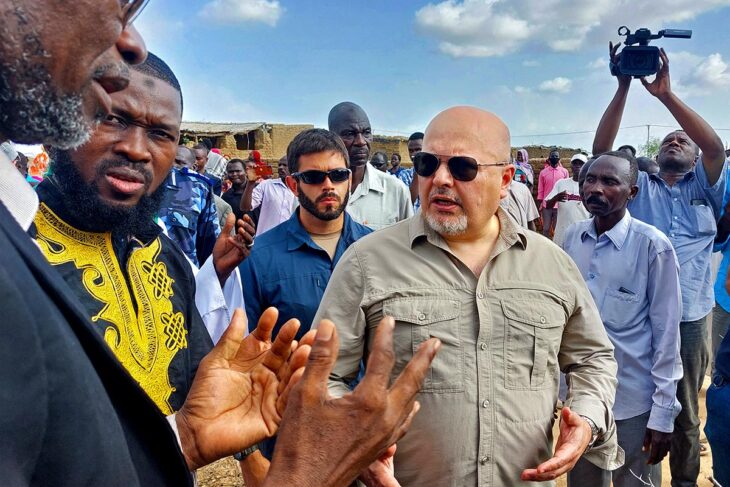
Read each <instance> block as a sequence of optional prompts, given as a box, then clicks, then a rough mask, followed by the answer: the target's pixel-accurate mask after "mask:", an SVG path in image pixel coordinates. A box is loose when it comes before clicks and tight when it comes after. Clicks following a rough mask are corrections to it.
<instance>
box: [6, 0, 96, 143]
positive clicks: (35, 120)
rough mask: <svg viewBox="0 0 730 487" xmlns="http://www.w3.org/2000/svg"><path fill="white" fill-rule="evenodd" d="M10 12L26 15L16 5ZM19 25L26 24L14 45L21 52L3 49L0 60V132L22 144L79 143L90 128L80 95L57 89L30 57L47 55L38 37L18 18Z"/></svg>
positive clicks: (43, 70) (41, 65)
mask: <svg viewBox="0 0 730 487" xmlns="http://www.w3.org/2000/svg"><path fill="white" fill-rule="evenodd" d="M14 14H15V16H16V17H17V18H18V19H23V18H26V16H25V14H24V12H23V10H22V9H21V8H20V7H16V8H15V11H14ZM11 15H12V14H11ZM21 27H26V28H28V30H27V31H26V33H25V35H24V37H23V40H22V41H21V42H20V45H19V46H17V48H16V49H17V52H20V53H22V54H16V55H13V54H10V55H7V53H3V57H6V59H2V60H0V134H2V136H3V137H5V138H9V139H11V140H13V141H15V142H18V143H22V144H39V143H44V144H49V145H53V146H56V147H59V148H63V149H67V148H72V147H76V146H79V145H81V144H82V143H84V142H86V141H87V140H88V139H89V136H90V134H91V131H92V129H93V127H92V126H91V125H90V124H89V123H88V122H87V121H86V117H85V116H84V112H83V98H82V96H81V95H80V94H64V93H60V92H59V90H58V89H57V88H56V87H55V86H54V85H53V79H52V77H51V75H50V73H49V72H48V70H47V68H46V67H45V66H44V65H43V64H41V63H39V62H35V61H33V59H41V58H44V57H48V56H49V54H48V52H47V51H46V50H45V49H44V48H43V45H42V42H41V39H40V37H39V36H38V34H37V33H36V32H34V31H33V29H32V26H30V25H28V24H25V25H23V23H22V22H21ZM5 34H8V32H5ZM15 35H16V37H17V36H18V34H17V33H16V34H15ZM10 42H11V43H12V39H11V40H10ZM11 50H12V48H11Z"/></svg>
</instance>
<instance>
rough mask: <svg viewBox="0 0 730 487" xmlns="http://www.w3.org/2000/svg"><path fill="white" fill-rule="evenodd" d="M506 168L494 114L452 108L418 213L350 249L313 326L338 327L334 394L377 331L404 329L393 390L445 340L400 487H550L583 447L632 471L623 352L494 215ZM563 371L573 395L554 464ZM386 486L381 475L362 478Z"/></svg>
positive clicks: (425, 157)
mask: <svg viewBox="0 0 730 487" xmlns="http://www.w3.org/2000/svg"><path fill="white" fill-rule="evenodd" d="M509 154H510V140H509V131H508V129H507V127H506V126H505V125H504V124H503V123H502V121H501V120H499V119H498V118H497V117H495V116H494V115H492V114H490V113H488V112H484V111H482V110H478V109H476V108H469V107H456V108H452V109H449V110H446V111H444V112H442V113H441V114H439V115H438V116H436V118H435V119H434V120H433V121H432V122H431V123H430V124H429V127H428V129H427V131H426V136H425V139H424V144H423V153H421V154H420V155H419V156H417V157H416V158H415V161H414V162H415V167H416V172H417V173H418V174H419V178H420V179H419V196H420V198H421V205H422V206H421V213H420V214H419V215H417V216H416V217H414V218H411V219H410V220H407V221H404V222H400V223H398V224H396V225H394V226H392V227H390V228H387V229H384V230H381V231H379V232H377V233H375V234H373V235H370V236H367V237H365V238H363V239H361V240H360V241H358V242H357V243H355V244H353V245H352V246H351V247H350V249H349V250H348V251H347V252H346V253H345V255H344V256H343V257H342V259H341V260H340V263H339V264H338V266H337V268H336V269H335V271H334V274H333V275H332V279H331V280H330V283H329V286H328V287H327V291H326V292H325V295H324V298H323V300H322V303H321V305H320V308H319V311H318V313H317V316H316V317H315V320H314V322H315V323H318V322H319V320H320V319H322V318H329V319H331V320H333V321H334V322H335V323H337V326H338V330H339V333H340V352H339V358H338V360H337V364H336V366H335V368H334V370H333V372H332V375H331V377H330V379H331V380H330V391H331V392H332V393H333V394H336V395H342V394H344V393H346V392H347V391H348V387H347V384H348V383H349V382H351V381H352V380H353V379H355V377H356V376H357V373H358V369H359V363H360V360H361V359H362V358H366V359H367V356H368V349H369V344H370V342H371V340H372V338H373V332H374V330H375V327H376V326H377V324H378V322H379V321H380V319H381V318H382V317H383V316H385V315H389V316H392V317H394V318H395V320H396V328H395V333H394V342H395V343H394V346H395V354H396V366H395V368H394V370H393V377H396V376H397V374H398V373H399V372H400V371H401V370H402V368H403V367H404V366H405V364H406V363H408V360H410V359H411V358H412V357H413V354H414V352H415V351H416V350H417V348H418V345H419V344H420V343H421V342H423V341H424V340H427V339H428V338H429V337H437V338H439V339H440V340H441V342H442V347H441V350H440V351H439V354H438V356H437V357H436V359H435V361H434V362H433V364H432V366H431V370H430V371H429V374H428V375H427V377H426V381H425V384H424V388H423V390H422V391H421V393H420V394H419V397H418V400H419V402H420V403H421V411H420V412H419V414H418V415H416V417H415V419H414V422H413V426H412V428H411V430H410V432H409V433H408V434H407V435H406V436H405V437H404V438H403V439H401V440H400V442H398V447H397V452H396V455H395V459H394V461H395V477H396V478H397V480H398V481H399V482H400V483H401V484H402V485H404V486H424V485H438V486H472V485H479V486H492V485H493V486H501V485H505V486H507V485H509V486H516V485H535V484H532V483H528V482H527V481H529V480H532V481H543V482H544V484H543V485H552V479H554V478H555V477H556V476H558V475H561V474H562V473H564V472H565V471H567V470H569V469H570V468H572V467H573V465H574V464H575V462H576V461H577V460H578V458H580V456H581V454H582V453H583V452H584V450H585V449H586V448H587V447H589V446H591V447H590V451H589V452H588V453H586V457H587V458H588V459H589V460H591V461H593V462H595V463H596V464H597V465H600V466H602V467H603V468H606V469H612V468H616V467H617V466H618V465H620V463H621V462H622V452H621V451H620V450H619V449H618V447H617V446H616V441H615V440H616V438H615V427H614V422H613V417H612V415H611V407H612V405H613V400H614V394H615V390H616V378H615V377H616V362H615V361H614V358H613V347H612V346H611V343H610V341H609V340H608V337H607V336H606V333H605V331H604V328H603V326H602V324H601V320H600V317H599V314H598V311H597V310H596V306H595V304H594V303H593V300H592V298H591V295H590V293H589V291H588V289H587V288H586V286H585V284H584V281H583V279H582V278H581V275H580V272H579V271H578V270H577V269H576V267H575V265H574V264H573V262H572V261H571V259H570V258H569V257H568V256H567V255H566V254H565V253H563V252H562V251H561V250H560V249H558V247H556V246H555V245H553V244H552V242H550V241H549V240H547V239H545V238H544V237H542V236H540V235H538V234H536V233H533V232H529V231H526V230H524V229H522V228H520V227H519V226H518V225H517V224H516V223H515V222H514V220H512V219H511V218H510V217H509V216H508V215H507V214H506V213H505V212H504V210H502V209H500V208H499V201H500V197H503V196H505V194H506V193H505V192H506V191H507V188H508V186H509V184H510V182H511V180H512V177H513V175H514V166H512V165H511V164H509V163H508V162H506V161H509ZM384 249H387V250H385V251H384ZM560 370H562V371H564V372H565V373H566V374H567V379H568V384H569V388H570V390H569V395H568V399H567V401H566V407H565V408H563V411H562V413H561V415H562V424H561V428H560V431H561V433H560V438H559V439H558V445H557V448H556V451H555V453H554V454H553V452H552V440H553V438H552V424H553V421H554V419H553V412H554V407H555V403H556V399H557V391H558V377H559V371H560ZM591 423H592V424H591ZM591 442H592V443H593V444H592V445H590V444H591ZM551 457H552V458H551ZM384 475H385V476H387V475H389V473H388V471H387V469H385V468H384V466H383V464H380V463H376V464H373V465H372V466H371V468H370V469H369V471H368V472H365V477H364V478H365V479H367V477H368V476H375V477H377V476H384Z"/></svg>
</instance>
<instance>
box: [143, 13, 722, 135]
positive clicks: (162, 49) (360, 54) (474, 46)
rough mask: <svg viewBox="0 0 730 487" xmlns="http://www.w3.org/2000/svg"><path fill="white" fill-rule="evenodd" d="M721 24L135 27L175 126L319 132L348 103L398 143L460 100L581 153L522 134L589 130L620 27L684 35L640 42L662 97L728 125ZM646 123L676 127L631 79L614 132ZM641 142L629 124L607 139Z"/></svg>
mask: <svg viewBox="0 0 730 487" xmlns="http://www.w3.org/2000/svg"><path fill="white" fill-rule="evenodd" d="M728 21H730V0H657V1H653V0H652V1H649V0H641V1H636V0H611V1H608V0H592V1H586V0H448V1H438V0H437V1H432V2H428V1H415V0H411V1H395V0H392V1H384V0H368V1H357V2H356V1H343V0H339V1H338V0H328V1H325V0H321V1H314V0H312V1H305V0H299V1H293V0H279V1H273V0H212V1H208V0H198V1H191V0H153V1H152V2H150V4H149V5H148V7H147V9H146V10H145V11H144V12H143V14H142V16H141V17H140V19H139V20H138V21H137V26H138V28H139V30H140V31H141V33H142V35H143V36H144V37H145V39H146V41H147V44H148V48H149V49H150V50H151V51H152V52H155V53H156V54H158V55H159V56H161V57H162V58H163V59H164V60H166V61H167V62H168V63H169V64H170V65H171V66H172V68H173V70H174V71H175V73H176V74H177V75H178V77H179V79H180V82H181V84H182V87H183V94H184V96H185V114H184V119H185V120H196V121H238V122H252V121H266V122H271V123H312V124H315V125H316V126H322V127H323V126H326V122H327V113H328V112H329V109H330V108H331V107H332V106H333V105H335V104H336V103H338V102H341V101H345V100H350V101H354V102H356V103H358V104H360V105H361V106H362V107H363V108H364V109H365V111H366V112H367V113H368V115H369V116H370V120H371V123H372V126H373V129H374V131H375V133H379V134H385V135H397V134H401V135H408V134H409V133H411V132H413V131H416V130H423V129H424V128H425V126H426V124H427V123H428V121H429V120H430V119H431V118H432V117H433V116H434V115H435V114H436V113H438V112H439V111H440V110H442V109H444V108H447V107H449V106H452V105H457V104H469V105H476V106H479V107H482V108H485V109H487V110H490V111H493V112H495V113H496V114H497V115H499V116H500V117H502V118H503V119H504V120H505V121H506V122H507V124H508V125H509V127H510V129H511V132H512V135H513V140H512V144H513V145H514V146H519V145H522V144H532V143H536V144H546V145H551V144H559V145H566V146H577V147H584V148H590V146H591V141H592V137H593V135H592V134H591V133H584V134H573V135H551V136H537V135H539V134H554V133H563V132H583V131H592V130H594V129H595V127H596V125H597V123H598V120H599V119H600V117H601V114H602V113H603V110H604V108H605V106H606V104H607V103H608V101H609V100H610V98H611V97H612V96H613V93H614V90H615V79H613V78H612V77H611V76H610V75H609V73H608V68H607V51H608V48H607V45H608V41H609V40H613V41H616V40H619V39H620V38H619V37H618V35H617V34H616V29H617V28H618V26H620V25H624V24H625V25H628V26H629V27H630V28H631V29H632V30H633V29H635V28H638V27H649V28H651V29H652V30H657V29H661V28H682V29H693V30H694V34H693V37H692V39H691V40H674V39H669V40H660V41H658V42H656V41H655V45H658V46H663V47H665V49H666V50H667V51H668V54H669V57H670V68H671V73H672V84H673V87H674V88H675V91H677V92H678V93H679V94H680V96H682V98H683V99H684V100H685V101H686V102H687V103H688V104H689V105H690V106H692V107H693V108H694V109H695V110H697V111H698V112H699V113H700V114H701V115H702V116H704V117H705V118H706V119H707V120H708V121H709V122H710V123H711V124H712V125H713V126H715V127H717V128H725V129H730V110H729V108H730V104H729V103H728V101H727V100H728V95H727V94H728V93H730V66H729V65H728V64H727V63H729V62H730V29H728V28H727V25H728ZM646 124H653V125H667V126H675V122H674V121H673V119H672V118H671V116H670V115H669V113H668V112H667V111H666V109H665V108H664V107H663V106H662V105H661V104H660V103H659V102H658V101H657V100H655V99H654V98H652V97H651V96H650V95H649V94H648V93H646V91H645V90H644V88H643V87H642V86H641V84H640V83H639V82H638V81H636V82H635V83H634V85H633V86H632V90H631V94H630V97H629V102H628V106H627V110H626V113H625V116H624V122H623V124H622V125H623V126H625V127H630V126H635V125H646ZM669 130H670V128H664V127H654V128H652V129H651V134H652V135H654V136H658V137H661V136H663V135H664V134H665V133H666V132H668V131H669ZM718 133H719V134H720V136H721V137H722V139H723V140H725V141H728V142H730V130H725V131H718ZM645 140H646V128H645V127H639V128H635V129H628V128H627V129H623V130H622V131H621V132H619V138H618V140H617V142H618V143H632V144H635V145H638V144H640V143H642V142H643V141H645Z"/></svg>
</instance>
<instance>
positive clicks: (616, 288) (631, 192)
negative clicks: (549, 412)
mask: <svg viewBox="0 0 730 487" xmlns="http://www.w3.org/2000/svg"><path fill="white" fill-rule="evenodd" d="M637 175H638V165H637V163H636V159H634V158H633V157H632V156H631V155H629V154H627V153H625V152H621V151H618V152H608V153H606V154H604V155H602V156H600V157H599V158H598V159H596V161H595V162H594V163H593V165H592V166H591V167H590V169H589V170H588V173H587V175H586V179H585V183H584V185H583V202H584V204H585V206H586V208H587V209H588V210H589V211H590V212H591V214H592V215H593V216H594V217H593V218H592V219H590V220H585V221H581V222H576V223H574V224H573V225H571V226H570V227H568V230H567V231H566V233H565V240H564V243H563V247H564V250H565V251H566V252H567V253H568V255H570V256H571V258H572V259H573V260H574V261H575V263H576V265H577V266H578V269H580V272H581V274H582V275H583V278H584V279H585V281H586V284H587V286H588V289H589V290H590V291H591V295H592V296H593V299H594V300H595V302H596V305H597V306H598V309H599V311H600V314H601V319H602V320H603V323H604V326H605V327H606V332H607V333H608V336H609V338H610V339H611V342H612V343H613V345H614V347H615V352H614V353H615V357H616V362H617V363H618V375H617V379H618V389H617V390H616V401H615V403H614V406H613V413H614V416H615V418H616V429H617V435H618V442H619V446H621V448H623V449H624V452H625V454H626V460H625V463H624V465H623V466H622V467H620V468H619V469H617V470H615V471H614V472H613V475H612V473H611V472H609V471H607V470H602V469H600V468H598V467H596V466H594V465H592V464H590V463H589V462H588V461H587V460H585V459H581V460H580V461H579V462H578V464H577V465H576V467H575V469H574V470H573V471H571V472H570V473H569V474H568V479H569V483H570V485H578V486H581V485H590V486H597V487H600V486H605V487H608V486H609V485H610V482H611V480H612V477H613V483H614V485H615V486H617V487H622V486H629V485H635V482H636V481H637V480H636V477H637V476H638V477H640V478H642V479H643V480H644V481H645V482H651V483H653V485H661V465H660V463H661V461H662V459H663V458H664V457H665V456H666V454H667V453H668V452H669V447H670V444H671V436H672V432H673V430H674V420H675V418H676V416H677V414H679V411H680V410H681V406H680V405H679V401H678V400H677V398H676V393H677V383H678V382H679V379H680V378H681V377H682V363H681V360H680V357H679V321H680V319H681V315H682V297H681V293H680V290H679V264H678V262H677V257H676V255H675V253H674V249H673V248H672V244H671V243H670V242H669V239H668V238H667V237H666V236H665V235H664V234H662V233H661V232H660V231H659V230H657V229H656V228H654V227H652V226H651V225H647V224H646V223H643V222H641V221H639V220H636V219H634V218H632V217H631V215H630V214H629V212H628V211H627V210H626V206H627V205H628V203H629V201H630V200H633V199H634V198H635V196H636V194H637V192H638V190H639V188H638V187H637V186H636V182H637Z"/></svg>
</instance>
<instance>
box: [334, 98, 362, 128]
mask: <svg viewBox="0 0 730 487" xmlns="http://www.w3.org/2000/svg"><path fill="white" fill-rule="evenodd" d="M352 122H358V123H362V122H365V123H367V125H368V127H369V126H370V119H369V118H368V115H367V113H365V110H363V109H362V107H360V105H358V104H357V103H352V102H351V101H343V102H342V103H338V104H337V105H335V106H334V107H332V110H330V114H329V116H328V117H327V125H328V126H329V130H330V132H335V133H337V132H339V129H340V128H341V127H342V125H345V124H349V123H352Z"/></svg>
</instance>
